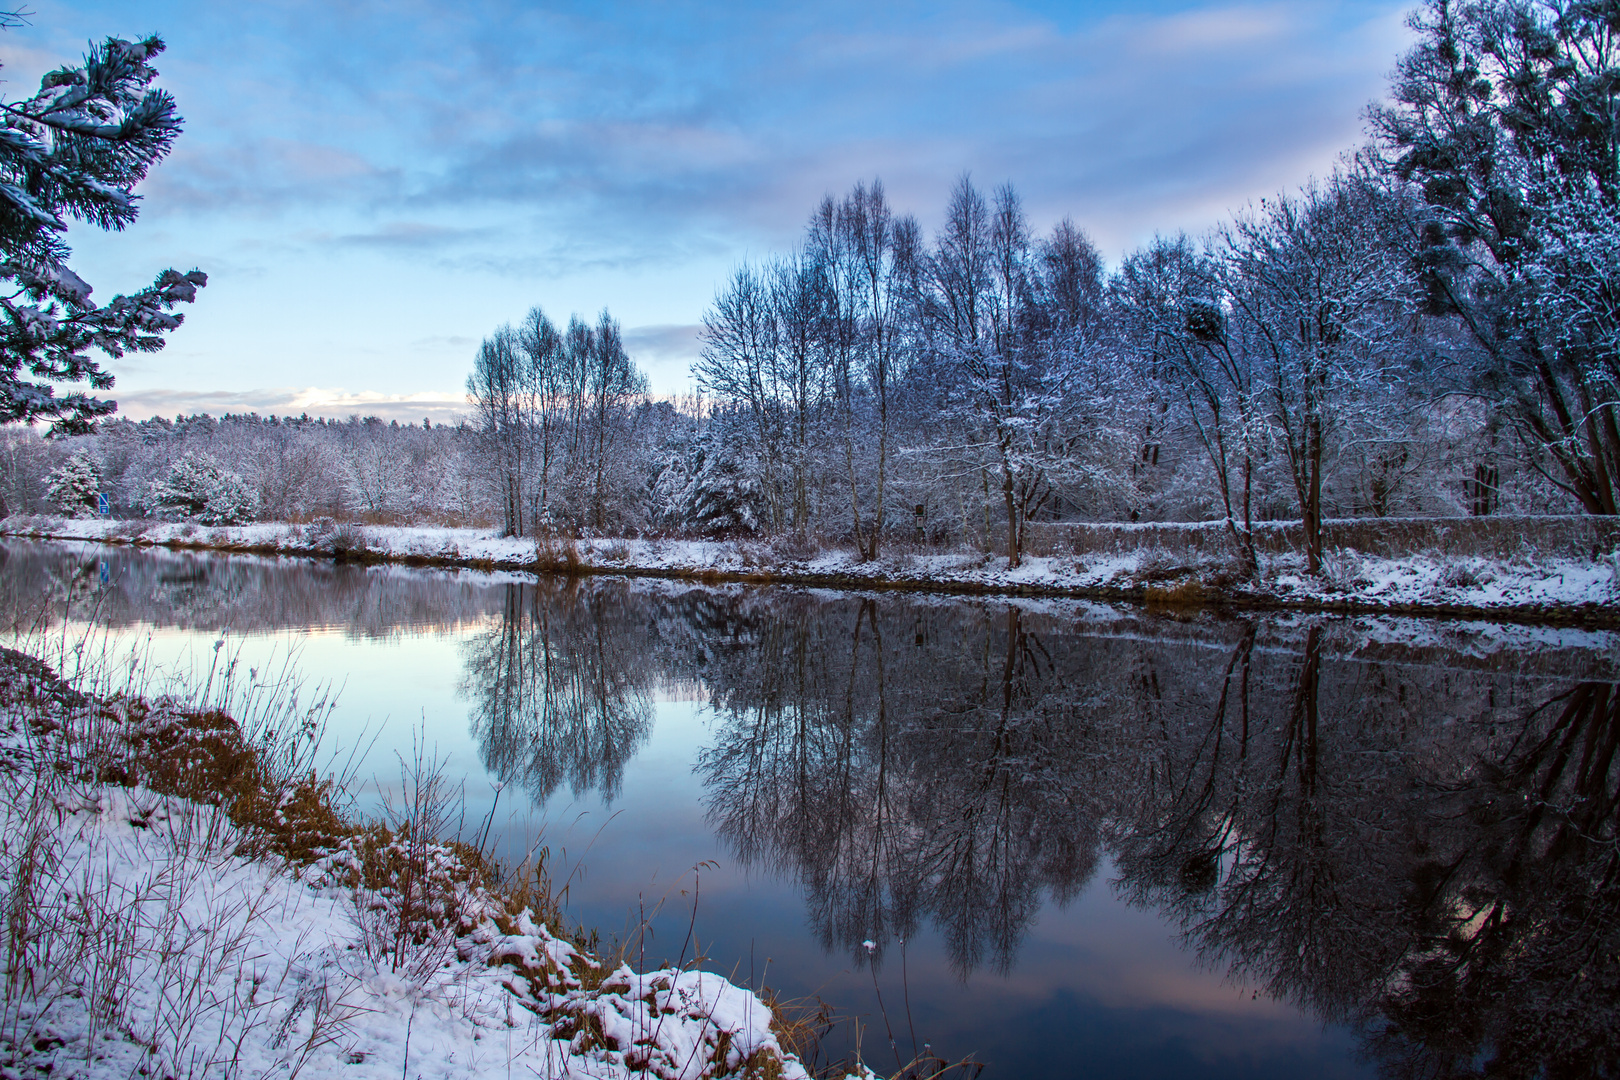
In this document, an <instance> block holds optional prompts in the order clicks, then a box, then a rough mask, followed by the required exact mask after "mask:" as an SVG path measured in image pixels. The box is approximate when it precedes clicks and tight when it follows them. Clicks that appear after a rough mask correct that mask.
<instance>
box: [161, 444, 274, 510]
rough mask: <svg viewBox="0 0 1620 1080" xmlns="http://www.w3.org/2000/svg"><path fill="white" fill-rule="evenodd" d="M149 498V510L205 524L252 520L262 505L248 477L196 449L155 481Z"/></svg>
mask: <svg viewBox="0 0 1620 1080" xmlns="http://www.w3.org/2000/svg"><path fill="white" fill-rule="evenodd" d="M145 502H146V509H147V512H148V513H151V514H154V515H156V516H158V517H169V516H175V517H183V518H185V519H187V520H188V521H197V522H201V523H202V524H204V525H236V524H239V523H241V522H244V521H250V520H252V518H253V515H254V513H255V511H256V510H257V508H258V500H257V499H256V498H255V497H254V494H253V489H252V488H250V487H248V484H247V481H245V480H243V479H242V477H241V476H240V475H238V474H237V473H234V472H232V471H230V470H229V469H227V468H225V467H224V466H223V465H221V464H220V463H219V462H218V461H215V460H214V459H213V458H211V457H209V456H208V455H207V454H199V453H197V452H196V451H194V450H193V451H187V452H186V453H185V454H182V455H181V456H180V458H179V459H178V460H177V461H175V463H174V464H173V465H171V466H169V475H168V477H167V478H166V479H163V480H155V481H153V482H152V485H151V487H149V488H148V489H147V492H146V499H145Z"/></svg>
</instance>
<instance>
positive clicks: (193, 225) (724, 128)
mask: <svg viewBox="0 0 1620 1080" xmlns="http://www.w3.org/2000/svg"><path fill="white" fill-rule="evenodd" d="M1409 6H1410V5H1409V4H1389V3H1372V2H1349V0H1346V2H1341V3H1303V2H1302V3H1287V4H1187V3H1150V4H1109V3H1099V4H1084V3H1070V4H1058V3H1023V4H1017V3H989V2H966V3H949V2H945V3H928V4H921V3H919V4H877V3H871V2H865V3H819V4H790V5H781V6H778V7H771V6H767V5H734V6H733V5H723V4H712V3H710V4H683V3H643V4H615V3H598V4H579V5H571V4H562V3H557V4H526V3H498V2H488V3H479V2H466V3H462V4H458V5H451V4H445V3H442V2H434V3H426V2H424V3H417V2H414V0H390V2H387V3H383V2H366V0H323V2H321V3H304V2H298V0H286V2H278V0H253V2H251V3H242V2H235V3H219V2H217V0H216V2H214V3H192V2H182V0H174V2H167V3H163V2H152V3H142V2H132V0H123V2H106V0H103V2H72V0H30V3H29V5H28V7H29V10H30V11H31V12H32V15H31V18H30V25H29V26H26V27H23V28H21V29H12V30H8V31H5V32H4V33H0V61H3V62H4V69H3V70H0V78H4V79H5V80H6V85H5V87H4V92H5V93H6V94H7V95H8V97H11V98H16V97H21V96H25V95H26V94H27V93H29V92H30V91H31V90H32V88H33V87H34V86H35V85H36V84H37V79H38V77H39V75H40V74H41V73H43V72H44V71H46V70H49V69H50V68H51V67H54V66H56V65H57V64H59V63H61V62H62V61H64V60H68V59H76V58H77V57H79V56H80V55H82V53H83V51H84V48H85V44H86V42H87V41H88V40H90V39H92V38H97V39H99V38H102V37H105V36H107V35H109V34H116V35H119V36H124V37H134V36H139V35H142V34H147V33H154V32H155V33H158V34H161V35H162V36H163V37H164V38H165V40H166V41H167V42H168V45H169V49H168V52H166V53H165V54H164V55H163V56H162V57H160V58H159V61H158V63H157V66H158V68H159V70H160V71H161V72H162V79H161V80H160V82H161V85H163V86H165V87H166V88H168V89H169V90H170V91H171V92H173V93H174V95H175V96H176V98H177V99H178V100H179V104H180V111H181V113H182V115H183V116H184V117H185V118H186V131H185V133H184V134H183V135H182V136H181V138H180V140H179V142H178V143H177V144H176V148H175V152H174V154H173V155H172V156H171V157H170V158H169V159H168V160H167V161H166V162H164V163H163V164H162V165H161V166H159V167H158V169H157V170H155V171H154V172H153V173H152V175H151V176H150V177H149V178H148V179H147V181H146V183H145V184H144V185H142V187H141V188H140V193H141V194H142V195H143V196H144V206H143V212H142V217H141V220H140V221H139V222H138V223H137V224H136V225H135V226H134V227H132V228H131V229H130V230H128V231H127V232H125V233H123V234H119V235H114V236H106V235H102V234H98V233H97V232H96V231H95V230H93V229H78V228H76V229H75V230H74V232H73V234H72V242H73V244H74V245H75V250H76V253H77V255H76V260H75V264H74V265H75V267H76V268H77V269H78V270H79V272H80V273H81V274H82V275H83V276H84V277H86V279H87V280H89V281H90V282H91V284H92V285H94V286H95V287H96V289H97V295H98V296H110V295H111V294H113V293H115V292H119V291H124V290H128V289H130V288H134V287H137V286H139V285H141V284H144V283H145V282H147V281H149V280H150V278H151V277H152V275H153V274H155V273H156V272H157V271H158V270H161V269H163V268H164V267H166V266H170V265H173V266H177V267H178V268H180V269H182V270H188V269H191V268H192V267H193V266H196V267H200V268H202V269H203V270H206V271H207V272H208V273H209V275H210V284H209V287H208V288H207V289H206V290H204V292H203V293H202V295H201V296H200V298H199V301H198V303H197V304H195V305H194V306H193V307H192V308H191V309H189V310H188V312H187V322H186V325H185V326H184V327H182V328H181V330H180V331H179V332H178V333H176V334H175V335H174V336H173V338H172V341H171V344H170V345H169V347H168V348H167V349H165V350H164V351H163V352H161V353H157V354H154V355H152V356H144V357H137V358H130V359H126V360H123V361H117V362H113V363H111V364H109V365H108V367H109V369H110V370H111V371H113V372H114V373H115V374H116V375H117V377H118V387H117V390H116V391H115V393H114V396H116V397H117V398H118V399H119V400H120V402H121V403H122V405H123V411H124V412H125V413H126V414H127V415H130V416H133V417H136V418H140V417H143V416H147V415H151V414H152V413H154V412H156V413H162V414H165V415H171V414H173V413H174V412H176V411H185V412H191V411H197V410H200V409H207V410H209V411H212V412H215V413H219V412H222V411H245V410H247V409H256V410H258V411H259V412H261V413H264V412H278V413H284V412H288V411H293V412H297V411H301V410H303V409H308V410H309V411H310V412H312V413H324V414H326V415H334V416H340V415H347V414H349V413H351V412H361V413H377V414H380V415H383V416H386V417H399V418H401V419H407V418H411V419H419V418H421V417H422V416H432V417H434V418H435V419H436V420H437V419H444V418H447V417H448V416H449V415H451V414H452V413H453V412H455V411H456V410H458V409H459V408H461V387H462V384H463V381H464V379H465V377H466V373H467V371H468V370H469V369H470V367H471V360H472V354H473V352H474V350H475V349H476V347H477V343H478V341H479V340H480V339H481V338H482V337H483V336H484V335H485V334H487V333H488V332H489V331H490V330H492V329H493V328H494V327H496V326H497V325H499V324H500V323H502V322H504V321H507V320H511V319H516V318H518V317H519V316H521V315H522V314H523V312H524V311H525V310H527V309H528V308H529V307H530V306H531V305H533V304H536V303H538V304H541V305H543V306H544V307H545V308H546V309H547V310H548V311H549V312H551V313H552V314H553V315H554V317H558V318H559V319H561V318H566V316H567V315H568V313H569V312H571V311H579V312H582V313H585V314H592V313H594V312H596V311H598V310H600V309H601V308H602V307H603V306H606V307H608V308H609V309H610V310H611V311H612V312H613V313H614V315H615V316H617V317H618V318H619V319H620V321H621V322H622V323H623V325H624V327H625V329H626V332H627V340H628V343H629V345H630V350H631V353H632V355H633V356H634V357H635V358H636V359H637V361H638V362H639V363H641V365H642V366H643V367H644V368H645V369H646V370H647V371H648V372H649V373H650V375H651V377H652V382H653V386H654V389H655V390H658V391H661V392H666V393H669V392H683V391H685V390H686V389H688V385H689V384H688V379H687V374H686V371H687V363H688V361H689V359H690V358H691V356H692V355H693V353H694V352H695V350H696V347H697V346H696V326H697V324H698V322H699V321H700V319H701V317H702V313H703V309H704V307H705V306H706V305H707V304H708V302H709V301H710V299H711V298H712V296H713V294H714V289H715V286H716V285H717V284H718V283H719V282H721V281H722V280H724V278H725V277H726V276H728V274H729V272H730V271H731V270H732V269H733V268H734V267H735V266H736V265H737V264H738V263H740V262H742V261H743V260H746V259H751V258H757V257H760V256H762V255H766V254H768V253H770V252H772V251H777V250H781V249H784V248H786V247H788V246H790V245H791V244H793V243H794V242H795V241H796V239H797V238H798V235H799V233H800V230H801V228H802V226H803V223H804V221H805V219H806V217H807V216H808V215H809V213H810V210H811V209H812V207H813V206H814V204H815V203H816V202H817V201H819V199H820V198H821V197H822V196H823V195H824V194H827V193H829V192H832V193H838V192H842V191H845V190H847V189H848V188H849V187H850V186H851V185H852V184H853V183H854V182H855V181H856V180H861V179H866V180H870V179H871V178H873V177H881V178H882V180H883V182H884V184H885V185H886V187H887V188H888V191H889V195H890V199H891V201H892V202H893V203H894V204H895V205H896V206H897V207H898V208H900V209H902V210H908V211H911V212H914V213H915V214H917V216H918V217H919V218H920V219H921V221H922V223H923V225H924V227H925V228H928V227H929V226H930V225H931V224H932V223H933V221H934V220H935V219H936V217H937V214H938V212H939V210H940V208H941V206H942V204H943V202H944V199H945V197H946V194H947V192H948V190H949V188H950V186H951V184H952V183H953V182H954V181H955V179H956V178H957V177H958V176H959V175H961V174H962V173H963V172H964V171H966V172H970V173H971V175H972V176H973V177H974V179H975V180H976V181H977V182H979V183H981V184H982V185H983V186H986V187H989V186H992V185H995V184H999V183H1001V182H1003V181H1011V182H1012V183H1013V184H1014V185H1015V186H1016V187H1017V188H1018V189H1019V191H1020V193H1021V194H1022V195H1023V196H1024V199H1025V202H1026V205H1027V208H1028V210H1029V212H1030V216H1031V218H1032V220H1033V222H1034V224H1035V225H1036V226H1037V227H1039V228H1043V229H1044V228H1046V227H1049V226H1050V225H1051V224H1053V223H1055V222H1056V221H1057V220H1059V219H1061V218H1062V217H1064V216H1070V217H1073V218H1074V219H1075V221H1076V222H1077V223H1079V224H1080V225H1081V226H1082V227H1084V228H1085V229H1086V230H1087V231H1088V232H1089V233H1090V234H1091V235H1092V237H1093V238H1094V239H1095V240H1096V242H1097V243H1098V245H1099V247H1101V248H1102V250H1103V251H1104V253H1105V254H1106V255H1107V256H1108V257H1109V259H1110V260H1111V261H1117V259H1118V258H1119V257H1120V256H1121V255H1123V254H1124V253H1125V252H1127V251H1128V250H1130V248H1131V247H1132V246H1134V245H1135V244H1138V243H1140V242H1142V241H1143V240H1145V239H1148V238H1150V237H1151V236H1152V235H1153V233H1154V232H1156V231H1175V230H1179V229H1186V230H1189V231H1193V232H1199V231H1202V230H1204V229H1206V228H1208V227H1210V226H1211V225H1213V224H1215V223H1216V222H1218V221H1219V220H1220V219H1221V218H1222V217H1223V216H1224V215H1225V214H1226V213H1227V212H1229V211H1230V210H1232V209H1235V208H1238V207H1241V206H1242V205H1244V204H1245V203H1247V202H1249V201H1250V200H1255V199H1259V198H1261V197H1263V196H1265V195H1268V194H1271V193H1273V192H1275V191H1278V190H1283V189H1287V188H1290V187H1293V186H1296V185H1298V184H1299V183H1301V182H1303V181H1305V180H1307V179H1308V178H1310V177H1311V176H1313V175H1317V176H1319V175H1322V174H1323V173H1325V172H1326V171H1327V170H1329V169H1331V168H1332V165H1333V162H1334V160H1335V159H1336V157H1337V156H1338V155H1339V154H1340V153H1342V152H1343V151H1345V150H1346V149H1349V148H1351V147H1353V146H1355V145H1356V144H1357V143H1358V142H1359V141H1360V139H1361V137H1362V135H1361V132H1362V113H1363V110H1364V109H1365V107H1366V105H1367V103H1368V102H1369V101H1371V100H1373V99H1374V98H1376V97H1378V96H1379V95H1380V94H1382V92H1383V90H1384V83H1385V78H1386V76H1387V73H1388V72H1389V70H1390V69H1391V68H1392V67H1393V64H1394V61H1395V57H1396V56H1397V55H1398V53H1399V52H1400V51H1401V50H1402V48H1403V47H1404V45H1405V43H1406V41H1407V31H1406V30H1405V29H1404V27H1403V15H1404V11H1405V9H1406V8H1407V7H1409Z"/></svg>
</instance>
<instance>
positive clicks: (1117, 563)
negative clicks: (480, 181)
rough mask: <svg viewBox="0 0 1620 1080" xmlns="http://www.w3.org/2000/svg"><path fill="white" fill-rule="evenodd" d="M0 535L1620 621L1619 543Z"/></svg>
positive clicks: (310, 530)
mask: <svg viewBox="0 0 1620 1080" xmlns="http://www.w3.org/2000/svg"><path fill="white" fill-rule="evenodd" d="M0 535H11V536H28V537H40V538H52V539H69V540H89V541H99V542H104V543H118V544H160V545H165V546H170V547H194V548H207V549H214V550H221V551H250V552H257V553H263V554H282V555H302V556H314V557H327V558H331V557H337V558H351V559H361V560H373V561H396V562H409V563H421V564H432V565H441V566H462V567H474V568H479V569H504V570H515V571H526V572H535V573H545V572H556V571H562V572H574V573H606V574H631V575H651V576H660V577H674V578H697V579H702V580H708V581H757V582H767V581H769V582H779V583H788V584H795V583H796V584H804V585H815V586H828V587H842V588H873V587H881V588H915V589H930V590H937V591H943V592H961V593H1003V594H1010V595H1025V596H1078V597H1090V598H1099V599H1120V600H1135V601H1142V602H1146V603H1159V604H1228V605H1234V606H1241V607H1261V608H1296V609H1310V610H1330V611H1356V612H1391V613H1403V612H1406V613H1429V614H1437V615H1482V616H1490V617H1499V618H1515V619H1536V620H1539V619H1550V620H1559V621H1579V622H1586V623H1593V624H1600V625H1620V551H1610V552H1607V553H1604V552H1599V553H1598V555H1597V557H1596V558H1576V557H1569V556H1557V557H1554V556H1536V555H1532V554H1520V555H1513V556H1504V557H1484V556H1456V555H1439V554H1415V555H1406V556H1385V555H1366V554H1360V553H1358V552H1355V551H1349V550H1339V551H1332V552H1329V553H1328V554H1327V556H1326V557H1325V559H1324V567H1323V573H1322V574H1321V575H1309V574H1307V573H1306V572H1305V567H1304V559H1303V557H1302V556H1298V555H1294V554H1287V553H1283V554H1262V556H1261V575H1260V579H1259V580H1258V581H1247V580H1243V579H1242V578H1241V577H1240V576H1238V575H1236V574H1234V573H1233V572H1232V568H1231V567H1230V565H1228V563H1227V561H1226V560H1224V559H1223V558H1221V557H1218V556H1198V555H1196V554H1186V553H1180V554H1172V553H1168V552H1166V551H1164V550H1161V549H1158V548H1152V547H1145V548H1143V549H1142V550H1138V551H1122V552H1109V553H1103V554H1099V553H1087V554H1075V555H1045V556H1028V557H1026V558H1025V559H1024V561H1023V565H1021V566H1019V567H1018V568H1016V569H1009V568H1008V567H1007V561H1006V559H1005V558H1001V557H997V556H991V555H985V554H981V553H967V552H950V553H938V552H930V551H922V552H905V553H897V554H893V555H890V556H886V557H883V558H879V559H875V560H870V561H862V560H861V559H859V558H858V557H857V556H856V555H855V554H854V553H853V552H851V551H847V550H836V549H834V550H820V551H808V550H804V549H802V548H799V547H797V546H796V545H794V544H792V543H781V544H777V543H772V542H769V541H753V540H660V539H651V540H639V539H638V540H627V539H584V540H539V541H536V540H533V539H525V538H518V537H502V536H498V535H497V534H496V533H495V532H493V531H492V530H487V529H450V528H435V527H405V526H352V525H335V524H333V523H331V522H317V523H314V524H310V525H286V524H275V523H264V524H256V525H241V526H214V527H209V526H201V525H191V524H172V523H163V522H156V523H154V522H137V521H110V520H101V519H64V518H51V517H13V518H9V519H6V520H5V521H3V522H0Z"/></svg>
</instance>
